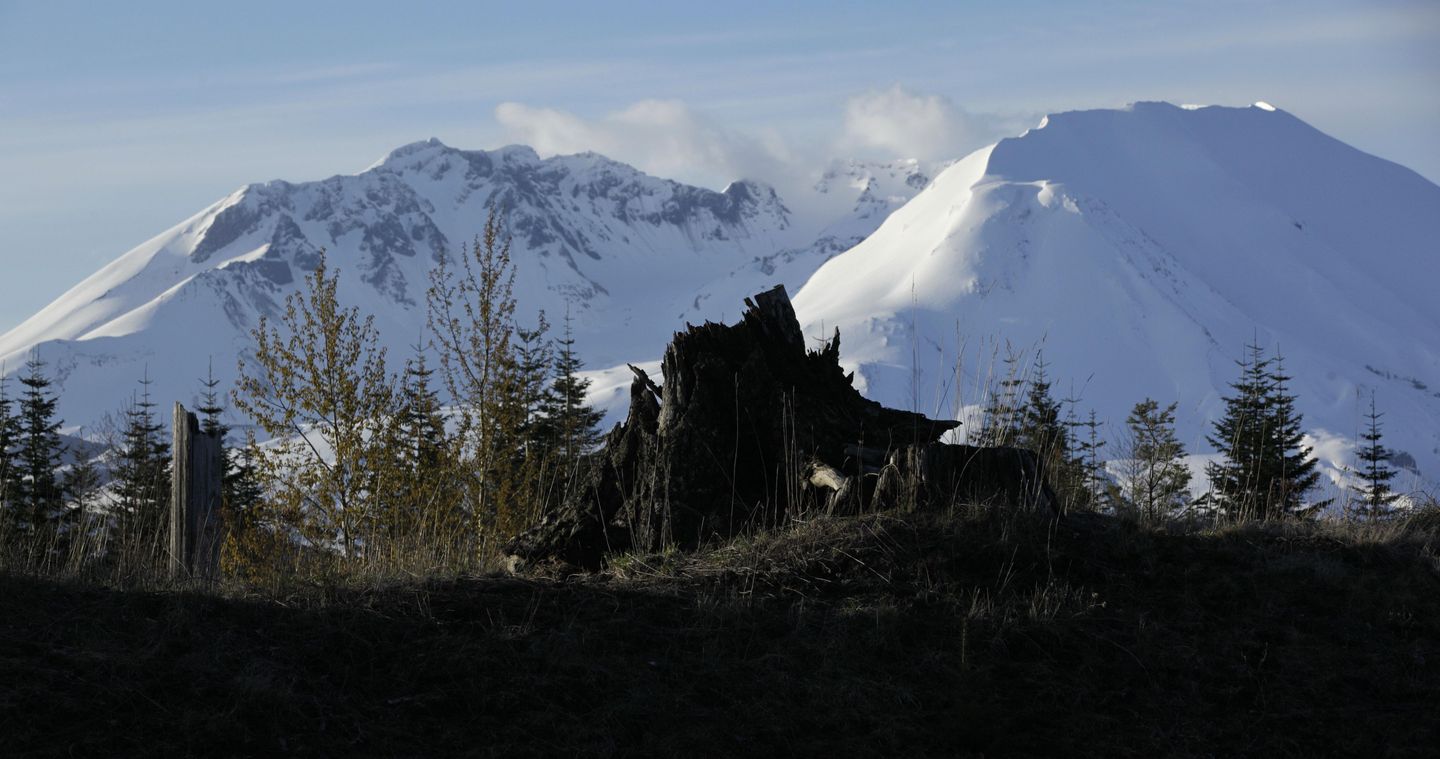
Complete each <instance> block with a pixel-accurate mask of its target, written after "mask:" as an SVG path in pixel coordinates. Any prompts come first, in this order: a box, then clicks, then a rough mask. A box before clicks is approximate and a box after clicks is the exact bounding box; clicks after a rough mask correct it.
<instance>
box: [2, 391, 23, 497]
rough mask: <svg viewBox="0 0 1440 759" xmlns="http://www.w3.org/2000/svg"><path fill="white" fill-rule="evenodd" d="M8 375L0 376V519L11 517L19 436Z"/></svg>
mask: <svg viewBox="0 0 1440 759" xmlns="http://www.w3.org/2000/svg"><path fill="white" fill-rule="evenodd" d="M9 385H10V381H9V378H8V377H0V520H8V519H11V518H12V517H13V516H14V514H13V512H12V511H11V507H12V505H13V503H12V502H13V500H14V498H15V487H16V472H17V468H16V466H15V445H16V440H17V439H18V437H19V434H20V429H19V425H20V423H19V420H18V419H16V418H15V413H14V405H13V403H12V401H11V400H10V394H9Z"/></svg>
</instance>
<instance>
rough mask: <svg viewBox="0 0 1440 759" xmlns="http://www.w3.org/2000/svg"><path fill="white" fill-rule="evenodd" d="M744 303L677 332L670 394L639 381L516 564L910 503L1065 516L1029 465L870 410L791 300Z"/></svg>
mask: <svg viewBox="0 0 1440 759" xmlns="http://www.w3.org/2000/svg"><path fill="white" fill-rule="evenodd" d="M745 303H746V306H747V308H746V311H745V314H744V316H743V317H742V319H741V321H740V323H738V324H735V325H730V326H726V325H721V324H714V323H706V324H703V325H701V326H691V325H688V324H687V325H686V330H685V331H684V332H681V333H677V334H676V335H675V337H674V339H673V340H672V341H671V343H670V345H669V347H668V348H667V349H666V351H665V357H664V360H663V361H662V363H661V372H662V375H663V377H662V383H661V384H660V385H658V386H657V385H656V384H655V383H654V382H653V381H652V380H651V378H650V377H649V376H647V375H646V374H645V372H643V371H641V370H639V369H637V368H635V367H633V366H632V367H631V369H632V370H633V371H634V372H635V375H636V376H635V380H634V382H633V383H632V384H631V388H630V412H629V415H628V417H627V418H626V420H625V421H624V422H623V423H621V424H620V425H617V426H616V427H615V429H614V430H612V431H611V432H610V433H609V434H608V435H607V436H606V438H605V441H604V444H603V446H602V447H601V449H600V450H599V451H597V452H596V453H594V454H591V455H590V456H588V457H587V459H586V461H585V462H583V466H582V467H581V474H580V476H579V479H578V481H577V482H576V483H575V486H574V487H572V488H571V493H570V494H569V495H568V496H567V497H566V498H565V499H564V501H563V502H562V504H561V505H560V506H559V507H557V508H555V509H553V510H552V511H551V512H550V513H548V514H545V515H544V516H543V518H542V520H541V522H540V523H539V524H538V525H536V526H535V527H533V528H531V529H529V530H527V531H525V532H524V533H522V534H520V535H518V536H516V537H515V538H514V539H512V540H511V541H510V542H509V543H507V545H506V546H505V550H506V552H507V554H509V556H510V558H511V564H512V566H515V565H517V564H521V563H531V562H541V561H547V560H549V561H555V560H558V561H563V562H566V563H569V564H573V565H576V566H580V567H585V568H598V567H599V566H601V564H602V563H603V559H604V556H605V554H607V553H610V552H615V551H627V550H644V551H651V550H657V549H660V548H662V547H664V546H669V545H673V546H677V547H679V548H682V549H689V548H694V547H696V546H698V545H700V544H701V543H703V542H705V541H707V540H711V539H716V538H726V537H730V536H733V535H735V534H737V533H739V532H740V531H742V530H744V529H748V528H752V527H761V528H763V527H769V526H773V525H775V524H779V523H781V522H783V521H784V520H786V519H787V518H790V517H793V516H796V515H799V514H802V513H807V512H817V511H824V512H828V513H845V512H849V511H855V510H858V509H860V508H865V507H889V506H898V505H907V504H904V503H901V501H902V500H904V499H907V498H909V499H910V503H909V505H914V506H919V507H930V506H936V505H939V504H945V503H949V502H951V500H953V499H955V498H961V499H967V500H975V499H978V500H987V499H995V498H1000V499H1003V500H1004V501H1005V502H1007V503H1012V504H1015V505H1018V506H1034V505H1042V506H1048V507H1051V508H1053V507H1054V498H1053V495H1052V494H1051V493H1050V491H1049V489H1048V488H1047V487H1045V485H1044V478H1043V473H1042V472H1040V470H1039V463H1038V459H1037V458H1036V457H1035V456H1034V455H1033V454H1032V453H1030V452H1029V451H1024V450H1020V449H1013V448H997V449H985V448H973V447H970V446H955V445H946V444H942V443H940V442H939V441H940V438H941V436H942V435H944V434H945V433H946V432H948V431H949V430H952V429H955V428H956V427H958V426H959V425H960V423H959V422H956V421H943V420H936V419H929V418H927V417H925V416H923V415H920V414H915V413H911V412H908V411H899V410H896V409H889V408H885V407H884V406H882V405H880V404H879V403H876V402H875V401H872V400H869V399H867V398H865V397H864V396H862V395H861V394H860V392H859V391H857V390H856V389H855V388H854V385H853V380H854V376H853V375H847V374H846V373H845V372H844V370H843V369H842V368H841V367H840V334H839V331H838V330H837V331H836V333H835V335H834V337H833V338H832V339H830V340H828V341H826V342H825V343H824V345H823V346H822V347H821V348H820V349H819V350H817V351H807V350H806V348H805V338H804V335H803V334H801V332H800V324H799V321H798V320H797V319H796V318H795V310H794V308H793V307H792V306H791V304H790V298H789V296H788V295H787V294H786V293H785V289H784V288H783V287H776V288H774V289H772V290H770V291H768V292H764V293H760V294H759V295H756V296H755V297H754V298H753V299H748V298H747V299H746V301H745ZM907 483H908V484H907Z"/></svg>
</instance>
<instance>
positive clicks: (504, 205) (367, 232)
mask: <svg viewBox="0 0 1440 759" xmlns="http://www.w3.org/2000/svg"><path fill="white" fill-rule="evenodd" d="M896 167H899V168H896ZM907 171H908V173H906V172H907ZM896 172H899V173H901V174H904V175H905V176H907V177H911V176H913V177H919V176H920V175H919V173H918V168H915V167H911V169H906V167H905V165H904V164H903V163H900V164H894V165H885V166H876V167H875V168H874V169H870V168H867V165H865V164H852V165H849V166H847V167H845V169H844V172H837V173H835V174H834V176H833V177H831V178H830V182H831V184H833V185H835V186H834V187H830V186H828V185H827V187H826V188H824V189H823V190H817V192H816V193H815V194H816V195H817V196H823V200H824V202H819V203H815V202H807V205H809V206H814V208H813V209H812V210H809V211H807V212H806V213H803V214H797V213H795V212H793V211H792V210H791V209H789V208H787V206H786V203H785V202H783V201H782V200H781V198H779V197H778V196H777V194H776V193H775V191H774V190H773V189H771V188H770V187H768V186H765V185H762V184H759V183H756V182H747V181H740V182H735V183H733V184H731V185H730V186H729V187H727V188H726V189H725V190H724V191H723V192H715V191H711V190H707V189H703V188H698V187H692V186H687V185H683V184H679V183H676V182H673V181H669V180H665V179H660V178H656V177H652V176H648V175H646V174H643V173H641V172H639V171H637V170H636V169H633V168H631V167H629V166H626V165H624V164H620V163H617V162H615V161H611V160H609V159H607V158H604V157H603V156H599V155H595V154H580V155H571V156H558V157H553V158H548V159H543V160H542V159H541V158H540V157H539V156H537V155H536V154H535V152H534V151H532V150H531V149H529V148H525V147H508V148H503V149H499V150H494V151H461V150H456V149H453V148H450V147H447V146H445V145H443V144H441V143H440V142H438V141H436V140H429V141H425V142H419V143H414V144H411V145H407V146H404V147H401V148H399V149H397V150H395V151H393V152H392V153H390V154H389V155H388V156H387V157H385V158H384V159H383V160H381V161H380V162H378V163H376V164H375V165H374V166H372V167H370V168H369V169H367V170H366V171H364V172H362V173H360V174H358V175H349V176H336V177H332V178H330V179H327V180H324V181H319V182H308V183H300V184H291V183H288V182H281V181H275V182H268V183H264V184H253V185H249V186H247V187H244V188H242V189H240V190H238V191H236V192H235V193H234V194H232V195H230V196H229V197H226V198H224V199H222V200H220V201H219V202H217V203H214V204H213V205H211V206H210V207H208V208H206V209H204V210H203V211H201V212H200V213H198V214H196V215H195V216H193V217H191V218H189V219H186V220H185V221H183V222H181V223H180V224H179V225H177V226H175V227H174V228H172V229H170V230H168V231H166V232H164V233H163V234H161V235H159V236H158V237H156V238H154V239H152V240H150V241H149V242H146V243H144V244H143V245H140V246H139V247H137V248H135V249H134V250H131V251H130V252H128V253H126V254H124V255H123V256H121V257H120V258H118V259H117V260H115V261H114V262H113V263H111V264H110V265H108V266H106V267H105V268H103V269H101V270H100V271H99V272H97V273H96V274H94V275H93V276H91V277H89V278H88V279H86V280H85V281H83V282H81V283H80V284H78V285H76V286H75V287H74V288H72V289H71V290H70V291H69V292H67V293H65V294H64V295H63V296H61V297H60V298H59V299H57V300H56V301H55V302H53V303H51V304H50V305H49V306H47V307H46V308H45V309H43V310H42V311H40V312H39V313H37V314H36V315H34V316H33V317H31V318H30V319H28V320H27V321H25V322H24V323H22V324H21V325H19V326H18V327H16V328H15V329H13V330H11V331H10V332H9V333H7V334H5V335H3V336H0V361H3V362H4V367H5V369H6V370H7V373H8V374H12V375H13V374H14V373H15V372H16V371H17V370H18V369H19V368H20V367H21V365H22V364H23V363H24V361H25V359H26V358H27V356H28V355H29V352H30V351H31V349H32V348H37V347H38V350H39V354H40V357H41V358H42V359H43V360H44V361H46V362H48V364H49V371H50V372H51V373H52V374H54V375H55V376H56V378H57V380H58V385H59V388H60V390H61V391H62V394H63V397H62V406H61V412H62V415H63V417H64V418H65V419H66V420H67V423H68V424H69V426H71V427H74V426H83V425H89V424H93V423H94V422H95V421H96V420H97V419H99V418H100V417H101V416H102V415H104V414H106V413H108V412H111V411H115V410H118V409H120V408H122V407H123V406H124V405H125V403H126V402H127V401H128V400H129V399H130V398H131V395H132V393H133V392H134V391H135V390H137V389H138V385H137V381H138V380H139V379H140V378H141V377H143V376H145V375H147V374H148V376H149V377H150V378H151V380H153V384H152V385H151V388H150V389H151V393H152V395H153V396H154V398H155V399H157V400H159V401H161V403H162V406H163V405H164V404H165V403H168V402H169V400H170V399H181V400H186V401H188V400H190V399H193V398H194V397H195V394H196V391H197V388H198V380H199V378H201V377H204V376H205V375H206V371H207V366H208V365H209V364H210V362H211V359H212V358H213V363H214V369H215V375H216V377H217V379H219V380H221V382H222V384H224V385H226V386H228V385H229V384H230V383H231V381H233V379H234V377H235V371H236V358H237V356H239V355H241V354H243V353H244V352H245V351H246V350H247V349H248V348H249V346H250V344H251V338H250V331H251V330H252V329H253V328H254V327H255V325H256V324H257V322H258V321H259V319H260V317H262V316H267V315H268V316H271V317H273V316H275V315H277V314H279V313H280V310H281V307H282V305H283V303H284V300H285V296H286V295H287V294H289V293H292V292H294V291H296V290H297V288H299V287H301V286H302V284H303V277H304V275H305V273H306V272H308V271H311V270H313V268H314V266H315V264H316V262H317V261H318V260H319V259H318V256H319V253H320V251H321V250H322V249H325V250H327V251H328V257H329V260H330V262H331V265H332V267H336V268H338V269H339V270H340V272H341V287H340V290H341V298H342V300H345V301H347V302H348V303H350V304H355V305H359V306H360V307H361V308H362V310H363V311H364V312H366V313H368V314H373V315H374V316H375V321H376V325H377V327H378V328H379V330H380V333H381V336H382V339H383V341H384V343H385V344H386V346H387V347H388V349H389V353H390V356H391V358H392V362H393V363H395V364H399V363H400V362H401V361H403V359H404V358H406V357H408V356H409V355H410V353H411V350H410V346H412V345H414V344H416V343H418V342H419V341H420V340H421V337H422V332H423V330H424V325H425V321H426V313H425V291H426V288H427V287H428V274H429V272H430V270H431V269H432V267H433V266H434V265H435V263H436V262H437V261H438V260H439V259H440V258H441V257H442V256H447V255H448V256H452V257H453V256H455V255H456V254H457V253H458V251H460V249H461V248H462V246H464V245H466V244H467V243H469V242H470V241H471V240H473V239H474V238H475V237H476V236H477V234H478V233H479V232H480V230H481V228H482V226H483V224H484V222H485V219H486V216H487V213H488V209H489V208H490V207H491V206H492V205H493V206H495V207H497V208H500V209H502V210H503V213H504V217H505V223H506V225H507V228H508V231H509V233H510V234H511V235H513V250H512V256H513V259H514V260H515V262H516V265H517V278H516V284H515V292H516V296H517V300H518V303H519V308H518V314H519V315H520V317H521V319H522V320H525V321H529V320H533V319H534V317H535V313H536V311H537V310H539V309H545V310H546V311H547V312H548V315H549V317H550V320H551V321H552V323H556V324H557V325H558V322H559V321H560V319H561V318H562V316H563V314H564V313H565V312H566V311H567V309H568V310H569V311H570V313H571V316H572V317H573V322H574V329H575V333H576V338H577V341H578V343H577V345H578V347H579V348H580V349H581V351H582V357H583V359H584V360H585V361H586V363H587V364H588V365H589V366H591V367H595V368H603V367H608V366H615V365H619V366H620V367H621V368H622V369H623V363H624V362H626V361H630V360H635V359H636V358H637V357H642V358H643V357H647V356H651V355H654V354H656V353H658V352H659V351H660V350H661V349H663V346H664V345H665V343H666V342H667V341H668V339H669V337H670V335H671V333H672V332H673V331H674V330H675V329H677V328H679V327H681V326H683V320H685V319H689V320H691V321H703V320H705V319H720V318H722V317H723V316H724V315H725V313H726V309H729V310H730V313H732V314H733V313H734V312H735V304H734V303H731V302H729V301H730V300H734V301H735V303H738V302H739V300H738V298H739V297H741V296H743V295H747V294H750V293H752V292H755V291H758V290H760V289H764V288H766V287H768V286H770V285H771V284H773V282H774V281H775V280H776V276H777V275H776V268H777V267H775V266H773V265H771V264H770V263H768V262H772V261H776V260H779V259H777V255H779V256H781V257H783V258H784V263H783V266H782V267H780V268H785V269H786V272H785V273H783V274H781V275H780V281H784V282H786V283H787V284H789V285H790V286H791V287H792V288H798V287H799V285H800V284H802V283H803V282H804V279H805V278H806V277H808V276H809V275H810V273H812V272H813V271H814V269H815V268H816V267H817V266H819V264H820V263H822V262H823V261H824V260H825V258H826V257H828V256H830V255H833V254H834V253H837V252H839V250H841V249H843V248H844V247H849V245H851V244H853V243H854V242H858V241H859V239H862V238H863V237H864V235H865V234H868V232H869V231H872V230H873V229H874V228H875V227H876V226H878V225H879V224H880V222H881V221H883V217H884V214H883V212H884V211H888V210H889V208H890V206H897V205H899V204H900V203H901V202H903V201H904V199H908V197H910V196H913V195H914V193H915V192H918V191H919V189H920V186H922V185H923V181H924V180H923V179H914V180H912V181H911V184H905V183H904V180H901V181H900V182H899V184H900V185H901V186H902V187H903V188H904V189H903V190H901V191H897V190H894V189H890V190H885V191H884V192H885V194H884V195H883V197H881V196H880V195H879V193H880V192H881V188H880V181H881V180H880V179H876V180H875V181H873V182H872V181H871V179H870V177H871V176H872V175H873V176H875V177H879V178H884V177H889V176H891V175H892V174H894V173H896ZM862 180H863V181H862ZM897 193H898V194H897ZM852 217H855V218H852ZM836 230H843V231H836ZM840 234H843V235H844V237H843V238H841V237H837V236H836V235H840ZM822 240H823V242H822ZM452 260H453V259H452ZM716 283H719V285H718V286H717V285H716ZM717 287H721V288H724V289H727V290H728V289H732V288H733V289H734V290H735V291H736V292H737V293H738V295H737V296H736V298H734V299H718V298H714V299H712V298H707V297H705V296H706V295H707V294H708V293H710V292H711V291H713V290H715V289H716V288H717ZM627 374H628V373H627Z"/></svg>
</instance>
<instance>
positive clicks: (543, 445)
mask: <svg viewBox="0 0 1440 759" xmlns="http://www.w3.org/2000/svg"><path fill="white" fill-rule="evenodd" d="M549 333H550V322H549V321H547V320H546V319H545V312H544V311H541V312H540V313H539V315H538V316H537V317H536V322H535V327H534V328H533V329H525V328H523V327H519V326H518V325H517V326H516V329H515V380H514V381H515V384H516V393H517V397H516V402H517V403H519V404H520V411H519V413H520V447H521V450H520V451H518V452H517V453H518V454H519V455H520V456H521V457H523V458H530V459H547V458H548V457H549V455H550V453H551V451H552V450H553V448H554V446H553V445H552V440H551V439H550V436H549V434H548V433H547V427H548V426H549V424H548V423H549V421H550V420H549V419H547V416H546V397H547V395H548V393H547V387H548V385H549V383H550V377H549V375H550V366H551V364H552V362H553V353H554V349H553V347H552V346H551V344H550V339H549Z"/></svg>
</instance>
